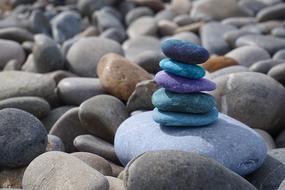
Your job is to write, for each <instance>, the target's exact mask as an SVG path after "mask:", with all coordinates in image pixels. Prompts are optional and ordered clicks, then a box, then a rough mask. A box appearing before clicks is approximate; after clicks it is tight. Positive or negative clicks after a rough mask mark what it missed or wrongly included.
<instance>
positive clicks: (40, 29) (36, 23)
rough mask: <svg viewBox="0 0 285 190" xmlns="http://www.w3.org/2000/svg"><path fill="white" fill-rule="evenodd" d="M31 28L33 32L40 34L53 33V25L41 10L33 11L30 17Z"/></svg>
mask: <svg viewBox="0 0 285 190" xmlns="http://www.w3.org/2000/svg"><path fill="white" fill-rule="evenodd" d="M29 22H30V29H31V31H32V32H34V33H36V34H38V33H43V34H46V35H50V34H51V25H50V22H49V20H48V18H47V17H46V16H45V15H44V13H43V12H42V11H40V10H35V11H33V12H32V14H31V16H30V19H29Z"/></svg>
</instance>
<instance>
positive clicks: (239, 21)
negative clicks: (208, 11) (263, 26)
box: [222, 1, 258, 28]
mask: <svg viewBox="0 0 285 190" xmlns="http://www.w3.org/2000/svg"><path fill="white" fill-rule="evenodd" d="M253 2H258V1H253ZM257 23H258V21H257V19H256V18H255V17H229V18H225V19H224V20H222V24H229V25H233V26H235V27H237V28H240V27H242V26H246V25H254V24H257Z"/></svg>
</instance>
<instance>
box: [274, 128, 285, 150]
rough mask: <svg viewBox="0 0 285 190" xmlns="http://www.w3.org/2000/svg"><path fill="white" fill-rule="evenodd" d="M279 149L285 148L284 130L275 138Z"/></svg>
mask: <svg viewBox="0 0 285 190" xmlns="http://www.w3.org/2000/svg"><path fill="white" fill-rule="evenodd" d="M275 144H276V147H277V148H285V130H282V131H281V132H280V133H279V134H278V135H277V137H276V138H275Z"/></svg>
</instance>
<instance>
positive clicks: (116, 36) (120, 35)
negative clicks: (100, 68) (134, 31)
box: [100, 28, 128, 43]
mask: <svg viewBox="0 0 285 190" xmlns="http://www.w3.org/2000/svg"><path fill="white" fill-rule="evenodd" d="M100 37H103V38H108V39H111V40H114V41H116V42H118V43H122V42H124V41H125V40H126V39H127V37H128V35H127V32H126V31H125V30H124V29H119V28H109V29H107V30H105V31H104V32H103V33H101V35H100Z"/></svg>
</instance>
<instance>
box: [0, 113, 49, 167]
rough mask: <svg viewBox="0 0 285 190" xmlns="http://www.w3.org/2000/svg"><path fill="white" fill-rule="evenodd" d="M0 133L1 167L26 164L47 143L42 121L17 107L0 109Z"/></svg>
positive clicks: (41, 151)
mask: <svg viewBox="0 0 285 190" xmlns="http://www.w3.org/2000/svg"><path fill="white" fill-rule="evenodd" d="M0 134H1V139H0V146H1V153H0V166H1V167H11V168H16V167H20V166H26V165H28V164H29V163H30V162H31V161H32V160H33V159H34V158H35V157H37V156H38V155H40V154H42V153H43V152H44V151H45V148H46V145H47V132H46V130H45V128H44V126H43V125H42V123H41V122H40V121H39V120H38V119H37V118H36V117H34V116H33V115H31V114H30V113H27V112H25V111H22V110H19V109H14V108H6V109H3V110H0ZM7 142H9V143H7Z"/></svg>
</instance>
